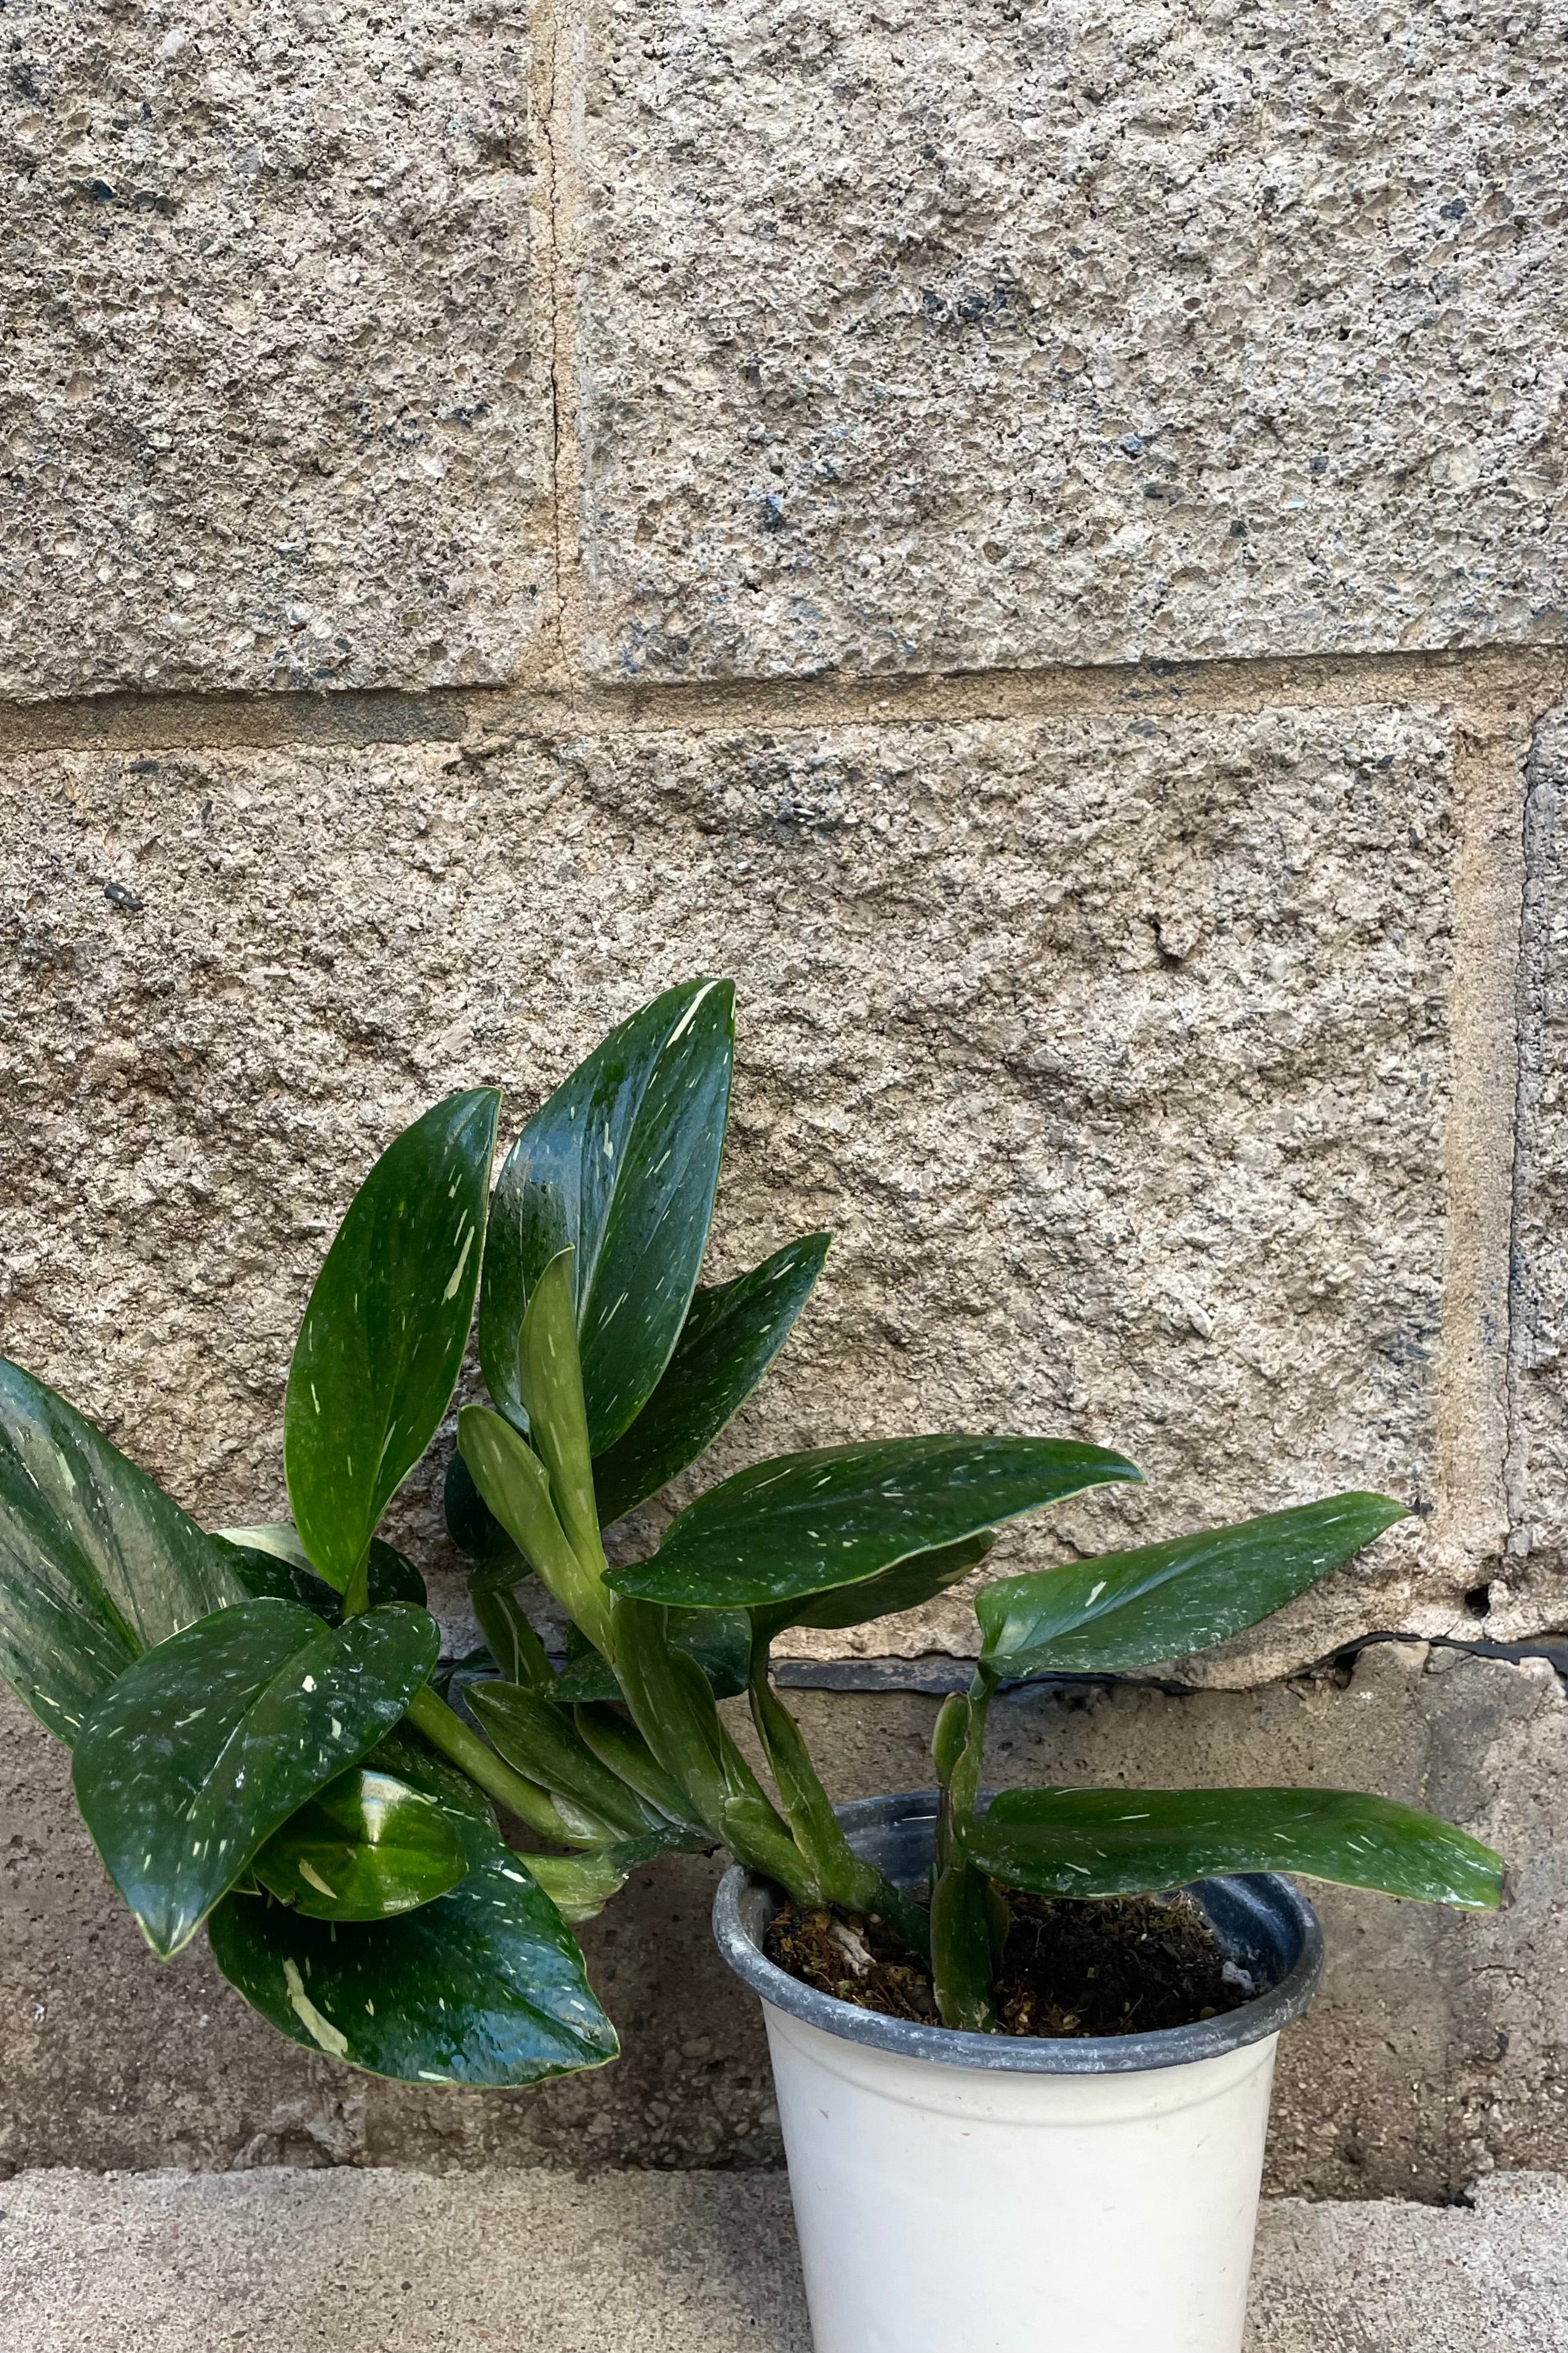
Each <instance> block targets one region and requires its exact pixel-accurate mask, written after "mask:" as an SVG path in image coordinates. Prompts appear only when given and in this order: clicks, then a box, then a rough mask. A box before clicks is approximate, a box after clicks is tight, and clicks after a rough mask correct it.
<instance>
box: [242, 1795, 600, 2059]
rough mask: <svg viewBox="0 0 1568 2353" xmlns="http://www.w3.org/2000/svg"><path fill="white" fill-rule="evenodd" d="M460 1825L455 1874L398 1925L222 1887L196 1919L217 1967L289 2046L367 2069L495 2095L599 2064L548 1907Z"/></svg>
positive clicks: (511, 1860) (571, 1947)
mask: <svg viewBox="0 0 1568 2353" xmlns="http://www.w3.org/2000/svg"><path fill="white" fill-rule="evenodd" d="M458 1835H459V1837H460V1838H461V1840H462V1842H463V1851H464V1854H465V1856H466V1858H467V1862H468V1871H467V1873H466V1875H465V1877H464V1878H463V1879H462V1880H461V1881H460V1882H459V1883H458V1885H457V1886H456V1887H455V1888H454V1889H453V1890H452V1892H451V1894H449V1895H442V1896H438V1897H437V1899H436V1901H435V1902H434V1903H433V1904H422V1905H420V1906H419V1908H418V1910H417V1911H416V1912H409V1913H406V1914H405V1915H404V1917H403V1918H402V1919H400V1920H384V1921H378V1922H375V1923H374V1924H369V1925H366V1926H363V1927H362V1926H354V1925H353V1924H352V1923H338V1922H333V1921H324V1920H308V1919H305V1918H303V1917H302V1916H301V1915H300V1913H298V1912H297V1911H295V1910H293V1909H292V1908H291V1907H290V1906H289V1905H282V1904H275V1903H273V1902H271V1901H270V1900H269V1899H268V1898H266V1897H264V1896H254V1895H228V1896H226V1897H225V1899H224V1901H223V1902H222V1903H221V1904H220V1905H218V1907H217V1909H216V1912H215V1913H214V1914H213V1915H212V1918H211V1920H210V1921H209V1923H208V1926H207V1934H208V1937H209V1940H210V1942H211V1945H212V1948H213V1953H214V1956H215V1957H216V1961H217V1965H218V1967H219V1968H220V1969H222V1971H223V1973H224V1975H225V1977H226V1978H227V1979H228V1980H229V1983H230V1984H231V1985H233V1986H236V1987H237V1989H239V1991H240V1992H241V1993H242V1994H243V1995H244V1996H245V1999H246V2000H247V2001H248V2002H249V2003H250V2004H251V2006H252V2008H253V2009H256V2010H259V2011H260V2012H261V2015H262V2016H263V2018H266V2019H268V2020H269V2021H271V2023H272V2024H273V2025H274V2026H276V2027H277V2028H278V2029H279V2032H281V2033H283V2034H286V2035H288V2036H289V2039H290V2041H292V2042H299V2043H302V2044H303V2046H304V2048H305V2049H306V2050H307V2051H316V2052H326V2054H327V2055H328V2057H329V2058H332V2059H343V2060H346V2061H347V2062H348V2063H349V2064H350V2065H351V2066H353V2067H360V2068H363V2069H364V2070H365V2072H366V2073H369V2074H372V2075H389V2076H392V2077H395V2079H397V2080H399V2081H401V2082H403V2083H409V2084H470V2085H475V2086H481V2087H484V2088H488V2089H492V2090H493V2089H502V2088H505V2087H506V2086H508V2085H516V2084H538V2083H542V2082H543V2081H544V2080H545V2079H546V2078H548V2077H550V2076H553V2075H570V2074H573V2073H575V2072H576V2071H577V2070H578V2069H579V2068H583V2067H602V2066H603V2065H604V2064H605V2061H606V2060H610V2059H614V2058H615V2057H616V2053H617V2052H618V2050H619V2048H620V2046H619V2044H618V2043H617V2042H616V2031H615V2028H614V2027H613V2026H612V2025H611V2024H610V2021H609V2020H608V2019H607V2018H606V2017H605V2013H604V2011H603V2010H601V2009H600V2008H599V2005H598V2003H597V2002H596V2001H595V1999H594V1994H593V1989H592V1988H591V1987H590V1986H589V1983H588V1978H587V1973H586V1971H585V1969H584V1966H583V1956H582V1954H581V1953H580V1952H579V1951H578V1949H577V1945H576V1941H575V1939H574V1936H572V1934H571V1932H570V1930H569V1929H568V1928H567V1927H566V1926H564V1924H563V1921H562V1918H561V1915H560V1914H559V1913H558V1912H557V1910H556V1908H555V1906H554V1905H553V1904H552V1902H551V1900H550V1898H549V1896H548V1895H547V1894H545V1893H544V1890H543V1889H542V1887H541V1886H540V1885H539V1884H538V1883H537V1881H536V1880H535V1879H534V1878H533V1876H532V1873H531V1872H530V1871H529V1870H528V1868H527V1866H526V1865H525V1864H524V1862H522V1860H521V1857H520V1856H517V1855H514V1854H512V1853H511V1852H510V1849H508V1848H507V1847H505V1846H503V1845H502V1843H501V1841H500V1839H499V1838H497V1837H496V1836H495V1834H494V1832H493V1831H487V1830H486V1829H485V1828H484V1826H483V1825H482V1824H481V1823H479V1822H477V1821H473V1820H467V1819H459V1820H458Z"/></svg>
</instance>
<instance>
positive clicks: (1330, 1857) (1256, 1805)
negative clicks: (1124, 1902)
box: [961, 1789, 1502, 1911]
mask: <svg viewBox="0 0 1568 2353" xmlns="http://www.w3.org/2000/svg"><path fill="white" fill-rule="evenodd" d="M961 1836H962V1839H963V1847H964V1851H965V1852H966V1853H967V1854H968V1856H969V1858H970V1860H971V1861H972V1862H974V1863H976V1864H978V1866H979V1868H980V1869H981V1870H982V1871H984V1872H988V1873H990V1874H991V1876H992V1877H993V1878H994V1879H1000V1880H1003V1881H1005V1883H1006V1884H1007V1885H1008V1886H1009V1887H1018V1888H1022V1889H1023V1890H1025V1891H1026V1893H1027V1894H1031V1895H1071V1896H1102V1895H1144V1894H1158V1893H1160V1892H1161V1891H1162V1890H1163V1889H1166V1888H1172V1887H1186V1886H1190V1885H1191V1883H1192V1882H1193V1881H1194V1880H1196V1879H1204V1878H1207V1877H1208V1876H1209V1875H1210V1874H1211V1873H1215V1872H1247V1871H1291V1872H1297V1873H1300V1875H1301V1876H1302V1877H1303V1878H1306V1879H1328V1880H1333V1881H1336V1882H1338V1883H1339V1884H1340V1885H1341V1886H1343V1887H1372V1888H1376V1889H1378V1890H1380V1891H1381V1892H1382V1893H1383V1894H1385V1895H1405V1896H1409V1897H1411V1898H1413V1899H1414V1900H1415V1901H1416V1902H1418V1903H1423V1904H1453V1905H1459V1906H1460V1907H1462V1908H1464V1909H1467V1910H1470V1911H1493V1910H1495V1909H1496V1907H1497V1905H1499V1904H1500V1902H1501V1900H1502V1861H1501V1858H1500V1856H1498V1855H1495V1854H1494V1853H1493V1852H1492V1851H1491V1849H1490V1848H1489V1847H1487V1846H1483V1845H1482V1844H1481V1842H1480V1841H1479V1839H1474V1838H1471V1837H1470V1836H1469V1834H1468V1831H1459V1830H1455V1829H1454V1828H1453V1827H1452V1825H1451V1824H1450V1823H1447V1822H1443V1821H1438V1820H1436V1817H1435V1816H1434V1815H1431V1814H1424V1813H1419V1812H1417V1811H1416V1810H1415V1807H1414V1806H1403V1805H1399V1804H1397V1803H1396V1802H1395V1801H1394V1799H1392V1798H1368V1797H1361V1796H1358V1795H1356V1794H1355V1793H1354V1792H1353V1791H1351V1790H1347V1789H1008V1790H1005V1791H1004V1793H1003V1794H1002V1795H1001V1796H1000V1797H998V1798H994V1799H992V1802H991V1808H990V1811H989V1812H988V1813H986V1814H985V1815H984V1816H983V1817H981V1818H979V1819H973V1818H972V1819H971V1820H968V1821H966V1822H964V1823H963V1825H962V1826H961Z"/></svg>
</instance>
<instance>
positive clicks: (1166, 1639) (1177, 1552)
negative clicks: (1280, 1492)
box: [974, 1494, 1407, 1676]
mask: <svg viewBox="0 0 1568 2353" xmlns="http://www.w3.org/2000/svg"><path fill="white" fill-rule="evenodd" d="M1406 1516H1407V1515H1406V1513H1405V1507H1404V1505H1403V1504H1394V1503H1390V1501H1389V1500H1388V1498H1387V1496H1386V1495H1361V1494H1350V1495H1330V1496H1328V1497H1326V1498H1325V1499H1324V1501H1323V1502H1321V1503H1319V1504H1300V1506H1298V1507H1297V1508H1296V1509H1294V1510H1291V1511H1288V1512H1269V1513H1267V1514H1265V1515H1264V1516H1263V1517H1262V1518H1260V1519H1256V1520H1243V1521H1241V1522H1240V1523H1239V1524H1238V1525H1237V1526H1235V1527H1228V1528H1203V1529H1200V1530H1199V1531H1198V1532H1197V1534H1196V1535H1190V1536H1177V1537H1175V1538H1173V1540H1172V1541H1171V1542H1169V1543H1167V1544H1156V1545H1143V1546H1140V1548H1139V1549H1138V1550H1137V1551H1136V1552H1112V1553H1101V1554H1100V1555H1099V1556H1097V1557H1096V1558H1094V1559H1093V1560H1079V1561H1073V1562H1071V1563H1070V1564H1069V1565H1068V1566H1067V1567H1062V1568H1043V1569H1037V1570H1034V1571H1032V1572H1031V1573H1030V1574H1029V1575H1027V1576H1025V1577H999V1578H998V1579H997V1580H996V1582H995V1583H994V1585H987V1586H986V1587H984V1588H983V1590H982V1591H981V1593H980V1594H979V1596H978V1598H977V1599H976V1601H975V1605H974V1606H975V1610H976V1613H977V1615H978V1617H979V1620H980V1624H981V1629H982V1631H983V1632H984V1637H985V1644H984V1651H982V1654H981V1655H982V1656H983V1658H984V1660H985V1662H986V1664H987V1665H988V1666H990V1667H992V1668H993V1669H994V1672H996V1673H997V1674H998V1675H1001V1676H1010V1675H1026V1674H1040V1673H1044V1672H1051V1671H1055V1672H1058V1673H1061V1674H1097V1673H1101V1672H1104V1673H1111V1672H1121V1671H1122V1670H1125V1669H1128V1668H1132V1667H1149V1666H1154V1665H1156V1664H1158V1663H1159V1662H1160V1661H1161V1660H1163V1659H1181V1658H1186V1657H1188V1656H1189V1655H1190V1654H1191V1653H1192V1652H1193V1651H1204V1650H1207V1648H1208V1647H1209V1645H1210V1643H1212V1642H1219V1641H1224V1639H1225V1637H1226V1635H1227V1634H1237V1633H1239V1632H1240V1631H1241V1630H1242V1629H1243V1627H1246V1626H1255V1625H1256V1624H1257V1623H1258V1620H1259V1619H1260V1618H1267V1617H1268V1616H1269V1614H1270V1613H1271V1612H1272V1611H1273V1610H1276V1609H1281V1608H1282V1607H1283V1606H1284V1604H1285V1603H1286V1602H1287V1601H1291V1600H1294V1599H1295V1597H1296V1595H1297V1594H1298V1593H1304V1592H1305V1591H1306V1589H1307V1588H1308V1587H1309V1586H1310V1585H1315V1584H1316V1583H1317V1581H1318V1579H1319V1578H1320V1577H1326V1576H1327V1575H1328V1574H1329V1572H1330V1571H1331V1569H1335V1568H1340V1567H1342V1566H1343V1564H1344V1563H1345V1562H1346V1561H1347V1560H1350V1559H1351V1558H1352V1556H1354V1555H1355V1554H1356V1553H1358V1552H1360V1551H1361V1549H1362V1547H1363V1546H1364V1545H1369V1544H1371V1542H1372V1541H1373V1537H1374V1536H1378V1535H1382V1534H1383V1531H1384V1528H1387V1527H1392V1525H1394V1521H1395V1520H1402V1519H1404V1518H1405V1517H1406Z"/></svg>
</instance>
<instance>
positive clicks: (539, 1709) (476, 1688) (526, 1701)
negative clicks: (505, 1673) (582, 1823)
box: [467, 1683, 657, 1838]
mask: <svg viewBox="0 0 1568 2353" xmlns="http://www.w3.org/2000/svg"><path fill="white" fill-rule="evenodd" d="M467 1697H468V1705H469V1707H470V1709H471V1710H472V1711H473V1716H474V1721H475V1722H476V1724H478V1725H479V1730H480V1731H481V1732H482V1733H484V1734H485V1735H486V1736H487V1737H488V1738H489V1741H490V1743H491V1745H492V1746H493V1747H495V1748H496V1749H498V1750H499V1751H500V1755H501V1756H502V1757H505V1759H506V1761H507V1763H508V1764H509V1765H512V1766H515V1767H516V1768H517V1770H518V1771H519V1772H520V1773H526V1774H527V1775H528V1777H529V1778H530V1779H531V1780H533V1781H537V1782H538V1783H539V1784H540V1785H541V1787H542V1788H546V1789H548V1790H549V1791H550V1793H551V1795H552V1797H554V1798H556V1799H561V1798H569V1799H571V1800H572V1802H573V1804H574V1805H576V1806H582V1807H585V1808H586V1810H588V1812H589V1813H590V1814H594V1815H596V1816H597V1817H598V1819H599V1820H601V1821H604V1822H607V1823H609V1824H610V1825H611V1827H612V1828H613V1829H615V1830H617V1831H620V1832H621V1833H622V1835H623V1836H624V1837H627V1838H640V1837H642V1836H643V1835H644V1834H645V1833H646V1832H647V1831H650V1830H652V1829H654V1828H655V1827H656V1822H657V1817H656V1816H655V1815H654V1814H653V1813H652V1811H651V1810H649V1808H647V1806H645V1805H644V1804H643V1802H642V1800H641V1799H640V1798H638V1797H637V1794H636V1792H635V1791H634V1790H631V1789H628V1788H627V1787H626V1783H625V1782H624V1781H623V1780H622V1779H621V1778H620V1777H619V1776H618V1775H617V1774H616V1773H614V1772H613V1771H611V1769H610V1768H609V1767H608V1766H605V1765H602V1764H601V1763H600V1761H599V1759H598V1757H595V1754H594V1752H593V1750H592V1749H591V1748H589V1747H588V1746H586V1745H585V1743H584V1741H583V1740H582V1739H581V1738H580V1737H579V1736H578V1733H577V1730H576V1727H575V1725H574V1724H573V1722H572V1719H571V1717H570V1715H564V1714H563V1712H562V1710H561V1709H560V1708H558V1707H556V1706H553V1705H552V1703H551V1702H550V1701H549V1700H546V1699H541V1698H539V1697H538V1696H537V1694H535V1693H533V1692H531V1691H525V1690H524V1689H523V1687H522V1686H521V1684H520V1683H472V1684H470V1685H469V1687H468V1694H467Z"/></svg>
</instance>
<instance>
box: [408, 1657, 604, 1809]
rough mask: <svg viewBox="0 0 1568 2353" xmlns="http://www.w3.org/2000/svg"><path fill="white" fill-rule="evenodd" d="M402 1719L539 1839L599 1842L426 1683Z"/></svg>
mask: <svg viewBox="0 0 1568 2353" xmlns="http://www.w3.org/2000/svg"><path fill="white" fill-rule="evenodd" d="M408 1721H409V1722H410V1724H412V1725H414V1726H415V1727H416V1730H418V1731H420V1732H422V1733H423V1734H424V1735H425V1737H426V1740H427V1741H428V1742H429V1743H430V1746H432V1748H438V1749H439V1750H440V1751H441V1754H442V1756H443V1757H449V1758H450V1759H451V1761H452V1763H453V1764H454V1765H457V1766H459V1767H461V1769H462V1770H463V1771H464V1772H465V1773H466V1774H467V1775H468V1778H469V1780H470V1781H475V1782H477V1783H478V1784H479V1788H481V1789H483V1790H484V1792H485V1794H486V1796H487V1797H490V1798H493V1799H495V1801H496V1803H497V1805H498V1806H504V1807H505V1808H506V1810H507V1812H508V1813H509V1814H515V1815H516V1816H517V1818H518V1820H519V1821H520V1822H526V1823H527V1824H528V1827H529V1829H530V1830H532V1831H538V1832H539V1834H540V1836H541V1837H542V1838H550V1839H557V1840H559V1841H560V1842H561V1844H562V1845H563V1846H583V1847H590V1846H600V1845H602V1844H603V1843H604V1841H605V1831H602V1830H599V1831H592V1832H589V1831H585V1830H583V1829H579V1828H577V1827H575V1826H574V1824H573V1823H571V1822H569V1821H567V1820H566V1819H565V1818H564V1816H563V1815H562V1814H561V1813H560V1812H558V1811H557V1810H556V1808H555V1806H554V1805H553V1803H552V1800H551V1798H550V1794H549V1792H548V1790H545V1789H542V1788H540V1787H539V1785H538V1783H537V1782H534V1781H528V1780H525V1779H524V1778H523V1776H522V1775H521V1773H517V1772H514V1771H513V1769H512V1767H510V1765H509V1764H508V1763H507V1762H506V1760H505V1758H504V1757H498V1756H497V1755H496V1752H495V1750H494V1749H493V1748H491V1747H490V1746H489V1744H488V1742H486V1741H483V1740H481V1739H480V1738H479V1734H478V1733H477V1732H470V1731H469V1730H468V1725H466V1724H465V1723H464V1722H463V1720H462V1718H461V1717H460V1716H458V1715H454V1714H453V1712H452V1710H451V1709H450V1708H449V1707H448V1706H447V1703H446V1701H445V1700H443V1699H438V1698H437V1695H436V1694H435V1693H434V1692H433V1691H432V1690H431V1689H430V1687H429V1685H428V1684H426V1687H425V1689H424V1690H423V1691H422V1692H419V1693H417V1694H416V1695H415V1697H414V1699H413V1700H412V1701H411V1702H410V1703H409V1708H408Z"/></svg>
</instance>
